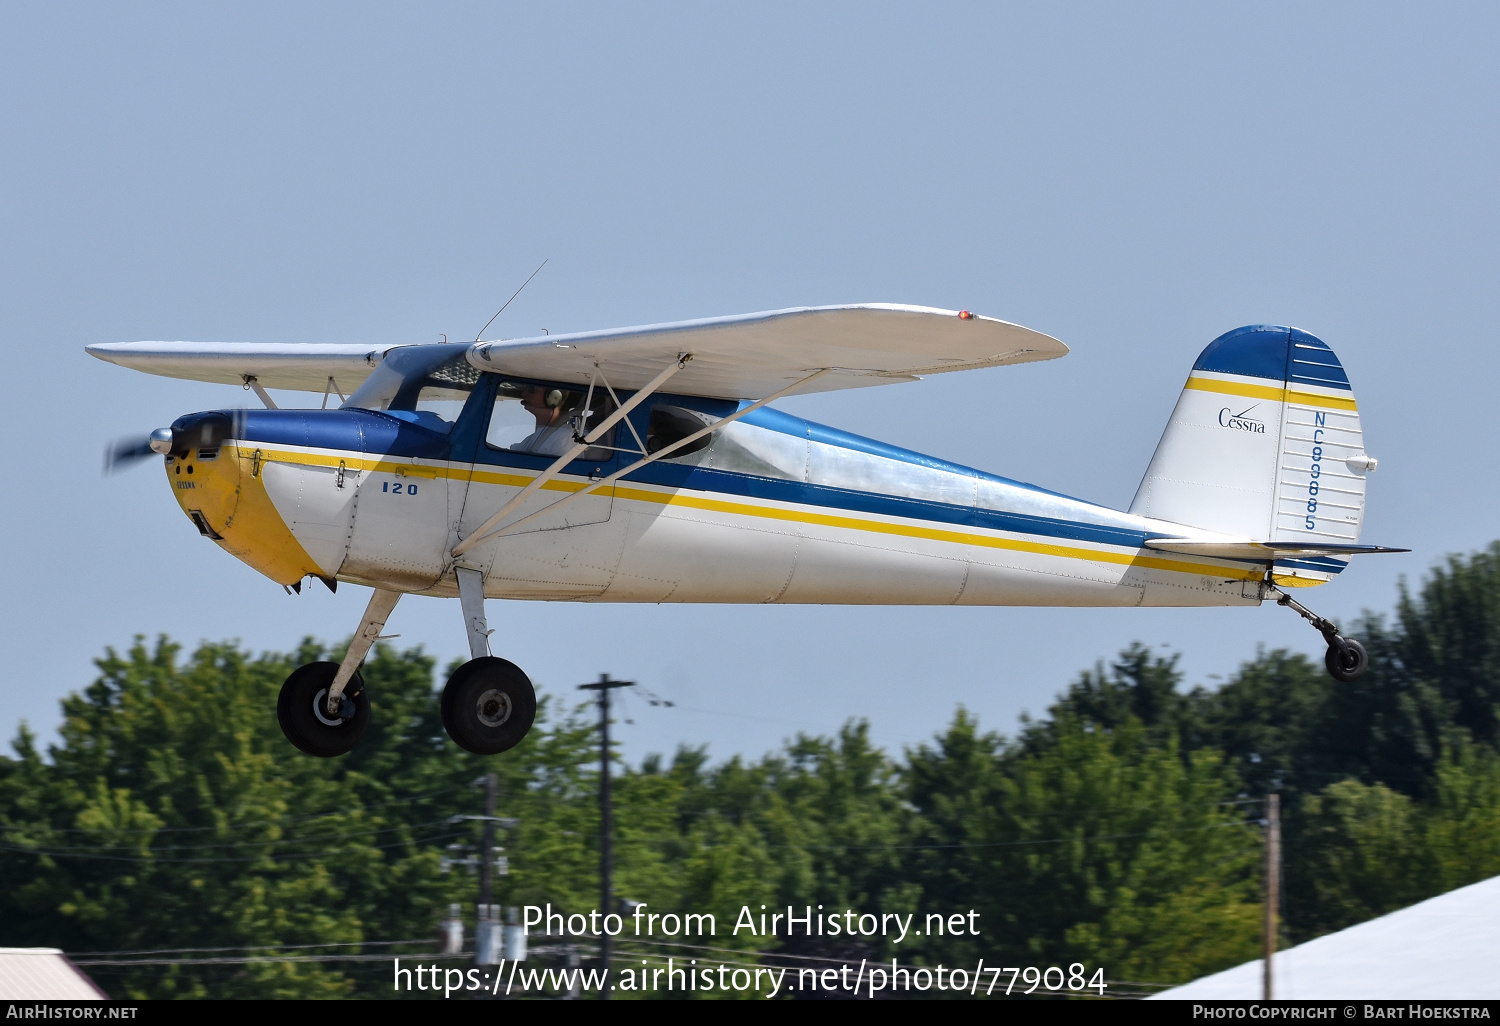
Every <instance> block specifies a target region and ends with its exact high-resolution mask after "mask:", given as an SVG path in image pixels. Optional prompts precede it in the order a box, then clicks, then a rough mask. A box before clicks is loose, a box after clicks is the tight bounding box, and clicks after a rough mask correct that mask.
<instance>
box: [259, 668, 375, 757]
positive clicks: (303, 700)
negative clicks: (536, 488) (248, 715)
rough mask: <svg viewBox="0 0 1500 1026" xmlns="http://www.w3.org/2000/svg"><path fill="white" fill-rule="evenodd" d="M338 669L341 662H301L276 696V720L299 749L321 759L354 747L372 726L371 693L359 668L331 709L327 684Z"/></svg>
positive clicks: (345, 751) (328, 684)
mask: <svg viewBox="0 0 1500 1026" xmlns="http://www.w3.org/2000/svg"><path fill="white" fill-rule="evenodd" d="M338 672H339V664H338V663H329V662H321V663H307V664H306V665H303V666H299V667H297V669H295V670H293V671H292V675H291V676H290V677H288V678H287V679H286V683H285V684H283V685H281V695H280V696H279V697H278V698H277V699H276V720H277V722H278V723H280V724H281V732H282V733H283V734H285V735H286V739H287V740H288V741H290V742H291V743H292V745H293V747H295V748H296V749H297V750H298V751H300V752H305V753H306V754H308V755H315V756H317V757H319V758H321V759H329V758H332V757H334V756H336V755H344V754H345V753H347V752H350V751H352V750H353V749H354V746H355V745H357V744H359V739H360V738H362V737H364V734H365V730H366V729H367V728H368V727H369V726H370V696H369V695H368V694H367V693H366V691H365V682H364V678H362V677H361V676H360V675H359V673H358V671H356V672H355V674H354V676H353V677H351V678H350V679H349V683H348V684H347V685H346V686H345V688H344V693H343V695H342V696H340V698H339V709H338V712H337V713H334V714H330V713H329V712H328V709H327V702H328V688H329V686H330V685H331V684H332V683H333V678H334V676H335V675H336V674H337V673H338Z"/></svg>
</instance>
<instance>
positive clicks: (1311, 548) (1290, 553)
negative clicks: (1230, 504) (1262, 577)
mask: <svg viewBox="0 0 1500 1026" xmlns="http://www.w3.org/2000/svg"><path fill="white" fill-rule="evenodd" d="M1144 544H1145V546H1146V548H1148V549H1156V550H1157V551H1158V552H1177V553H1180V554H1182V555H1184V556H1210V557H1217V558H1219V559H1253V560H1256V561H1257V562H1265V561H1269V560H1275V559H1287V558H1291V557H1296V556H1364V555H1368V554H1370V553H1375V552H1410V551H1411V549H1392V548H1388V547H1386V546H1384V545H1338V544H1322V543H1317V542H1270V541H1267V542H1256V541H1233V542H1219V541H1192V540H1191V539H1188V538H1147V539H1146V541H1145V543H1144Z"/></svg>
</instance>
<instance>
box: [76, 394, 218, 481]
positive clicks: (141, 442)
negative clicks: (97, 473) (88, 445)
mask: <svg viewBox="0 0 1500 1026" xmlns="http://www.w3.org/2000/svg"><path fill="white" fill-rule="evenodd" d="M243 415H244V411H243V410H236V411H233V412H232V413H194V414H190V415H188V416H186V417H178V418H177V420H176V421H174V422H173V424H172V426H171V427H169V428H157V429H156V430H155V431H153V432H151V433H150V434H149V435H147V436H146V437H145V438H142V437H140V436H139V435H127V436H126V437H124V438H121V439H120V440H119V441H117V442H115V443H114V444H113V445H107V446H105V448H104V472H105V473H106V474H117V473H119V472H120V471H122V470H126V469H129V468H130V467H132V466H134V465H135V464H137V463H139V462H140V461H141V460H143V459H146V458H147V457H149V456H156V455H161V456H186V455H187V454H188V453H189V452H191V451H192V450H194V449H211V448H217V447H218V446H219V445H220V444H222V443H223V441H224V440H225V439H226V438H235V437H238V436H239V435H240V434H241V432H239V431H237V430H236V429H237V428H239V427H241V426H242V424H241V423H240V421H242V420H243Z"/></svg>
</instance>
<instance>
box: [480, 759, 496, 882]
mask: <svg viewBox="0 0 1500 1026" xmlns="http://www.w3.org/2000/svg"><path fill="white" fill-rule="evenodd" d="M499 789H500V781H499V779H498V778H497V777H496V776H495V774H493V773H486V774H485V775H484V840H483V841H482V842H480V843H481V850H480V852H479V904H480V906H481V907H483V906H485V905H488V904H489V903H490V875H491V872H492V871H493V869H494V866H492V865H491V864H490V861H491V860H490V853H491V852H492V851H494V850H495V792H496V791H498V790H499Z"/></svg>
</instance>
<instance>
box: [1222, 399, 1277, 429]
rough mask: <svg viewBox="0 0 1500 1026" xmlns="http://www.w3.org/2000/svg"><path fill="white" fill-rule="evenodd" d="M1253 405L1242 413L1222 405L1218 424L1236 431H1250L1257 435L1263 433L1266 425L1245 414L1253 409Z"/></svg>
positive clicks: (1257, 404)
mask: <svg viewBox="0 0 1500 1026" xmlns="http://www.w3.org/2000/svg"><path fill="white" fill-rule="evenodd" d="M1259 405H1260V404H1259V403H1256V404H1255V406H1259ZM1255 406H1251V407H1249V408H1248V409H1246V410H1245V411H1244V412H1242V413H1235V412H1234V411H1233V410H1231V409H1230V408H1229V407H1227V406H1226V407H1224V408H1223V409H1222V410H1220V411H1219V426H1220V427H1227V428H1233V429H1234V430H1236V431H1252V432H1254V433H1255V434H1257V435H1263V434H1265V433H1266V425H1265V424H1264V423H1262V422H1261V421H1258V420H1256V419H1255V418H1253V417H1247V416H1245V414H1246V413H1249V412H1250V410H1253V409H1255Z"/></svg>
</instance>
